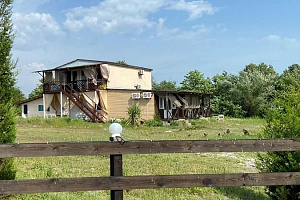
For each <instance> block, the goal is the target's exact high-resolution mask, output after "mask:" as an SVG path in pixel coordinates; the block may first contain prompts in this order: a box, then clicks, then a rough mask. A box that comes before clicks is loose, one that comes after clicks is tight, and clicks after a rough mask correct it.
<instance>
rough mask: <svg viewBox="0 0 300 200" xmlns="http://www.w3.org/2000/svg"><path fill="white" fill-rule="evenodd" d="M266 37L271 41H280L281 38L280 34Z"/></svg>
mask: <svg viewBox="0 0 300 200" xmlns="http://www.w3.org/2000/svg"><path fill="white" fill-rule="evenodd" d="M264 39H266V40H269V41H278V40H280V36H278V35H268V36H267V37H265V38H264Z"/></svg>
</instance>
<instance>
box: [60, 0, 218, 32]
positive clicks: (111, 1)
mask: <svg viewBox="0 0 300 200" xmlns="http://www.w3.org/2000/svg"><path fill="white" fill-rule="evenodd" d="M163 9H168V10H176V11H186V12H188V13H189V19H196V18H200V17H201V16H202V15H204V14H214V13H215V12H216V11H217V8H215V7H213V6H212V5H211V4H209V3H207V2H204V1H202V0H199V1H191V2H187V1H185V0H180V1H178V0H151V1H141V0H105V1H103V2H101V3H99V4H98V5H96V6H91V7H86V8H85V7H76V8H73V9H71V10H69V11H67V12H66V17H67V19H66V20H65V22H64V25H65V26H66V27H67V28H68V29H69V30H70V31H74V32H78V31H80V30H82V29H83V28H89V29H91V30H92V31H96V32H101V33H110V32H117V33H128V32H133V33H141V32H143V31H144V30H146V29H149V28H154V27H156V25H157V22H156V21H155V20H154V19H152V18H151V16H150V15H151V14H153V13H156V12H157V11H160V10H163Z"/></svg>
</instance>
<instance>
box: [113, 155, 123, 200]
mask: <svg viewBox="0 0 300 200" xmlns="http://www.w3.org/2000/svg"><path fill="white" fill-rule="evenodd" d="M110 176H123V164H122V154H117V155H110ZM110 199H111V200H123V190H111V191H110Z"/></svg>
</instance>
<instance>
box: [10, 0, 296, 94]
mask: <svg viewBox="0 0 300 200" xmlns="http://www.w3.org/2000/svg"><path fill="white" fill-rule="evenodd" d="M13 6H14V7H13V11H14V13H13V22H14V26H15V31H16V38H15V43H14V47H13V51H12V53H13V57H14V58H15V59H19V61H18V70H19V76H18V84H17V86H19V87H20V88H21V90H22V91H23V92H24V93H25V94H26V95H27V94H28V93H30V92H31V91H32V89H34V88H35V87H36V84H38V79H39V78H40V75H38V74H33V73H31V72H32V71H36V70H40V69H47V68H54V67H56V66H58V65H61V64H64V63H66V62H69V61H71V60H74V59H76V58H84V59H95V60H107V61H119V60H125V61H126V62H127V63H128V64H131V65H138V66H142V67H148V68H152V69H153V76H154V77H155V79H156V80H157V81H158V82H160V81H161V80H168V81H176V82H177V83H178V84H179V83H180V82H181V81H182V80H183V79H184V75H186V74H187V73H188V72H189V71H192V70H195V69H197V70H199V71H200V72H202V73H204V74H205V76H208V77H212V76H214V75H216V74H220V73H222V72H223V71H227V72H229V73H233V74H237V73H238V72H239V71H240V70H242V69H243V68H244V67H245V65H247V64H249V63H255V64H259V63H261V62H264V63H266V64H270V65H272V66H273V67H274V68H275V70H276V71H277V72H278V73H282V71H283V70H284V69H286V68H287V67H288V66H290V65H292V64H294V63H300V12H299V8H300V1H299V0H289V1H282V0H263V1H261V0H251V1H238V0H226V1H222V0H219V1H217V0H207V1H201V0H199V1H197V0H195V1H190V0H149V1H145V0H104V1H99V0H98V1H96V0H89V1H86V0H76V1H70V0H57V1H50V0H15V1H14V4H13Z"/></svg>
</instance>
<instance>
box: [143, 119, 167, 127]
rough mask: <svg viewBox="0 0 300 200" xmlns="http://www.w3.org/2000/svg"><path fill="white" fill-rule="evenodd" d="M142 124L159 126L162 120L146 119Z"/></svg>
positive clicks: (161, 124)
mask: <svg viewBox="0 0 300 200" xmlns="http://www.w3.org/2000/svg"><path fill="white" fill-rule="evenodd" d="M144 124H145V125H146V126H151V127H159V126H163V125H164V123H163V121H161V120H157V119H151V120H146V121H145V123H144Z"/></svg>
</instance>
